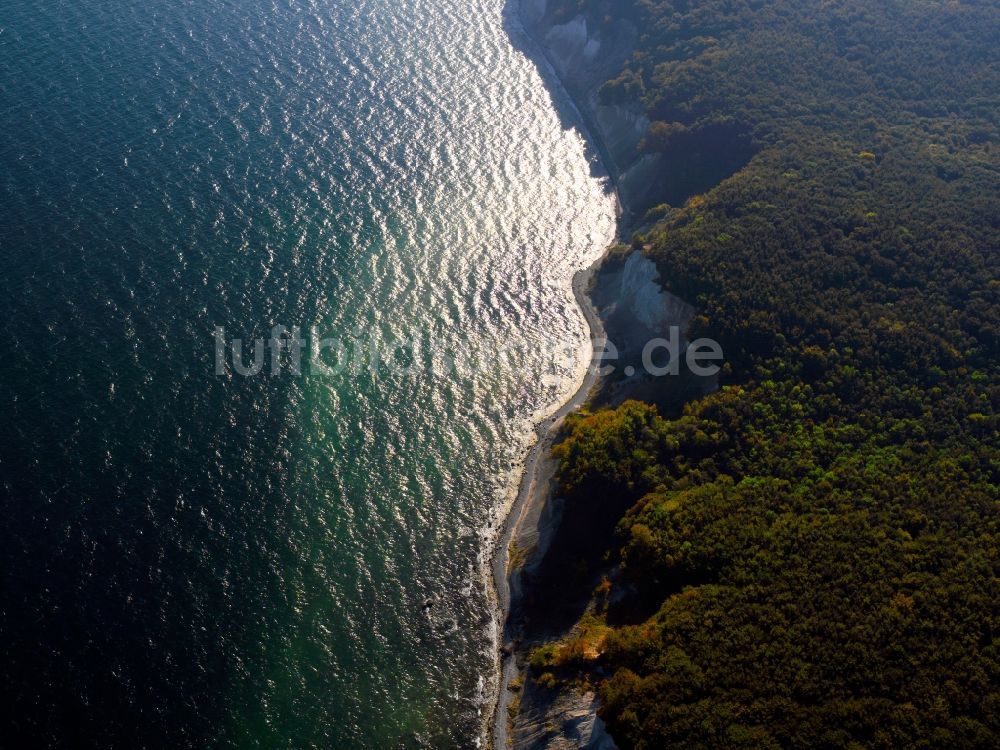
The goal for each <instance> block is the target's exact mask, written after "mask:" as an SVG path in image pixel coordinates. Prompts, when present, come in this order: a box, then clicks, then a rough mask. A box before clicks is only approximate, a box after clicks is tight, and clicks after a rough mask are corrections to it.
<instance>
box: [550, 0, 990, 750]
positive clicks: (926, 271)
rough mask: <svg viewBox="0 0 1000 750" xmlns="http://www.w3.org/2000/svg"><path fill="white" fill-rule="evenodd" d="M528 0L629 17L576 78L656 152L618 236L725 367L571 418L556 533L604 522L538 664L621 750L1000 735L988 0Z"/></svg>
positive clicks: (949, 743) (949, 741)
mask: <svg viewBox="0 0 1000 750" xmlns="http://www.w3.org/2000/svg"><path fill="white" fill-rule="evenodd" d="M546 12H547V14H548V16H549V18H550V20H551V22H552V23H559V22H561V21H562V20H566V19H569V18H572V17H576V16H578V15H580V14H583V15H584V16H585V17H586V18H587V21H588V24H589V25H590V26H591V27H592V28H601V26H602V25H605V26H607V25H611V24H621V23H628V24H630V27H632V28H634V29H635V30H636V39H635V44H634V49H633V51H632V54H631V55H630V56H629V57H628V59H627V60H626V61H625V62H624V64H623V65H622V66H621V69H620V70H618V71H617V73H616V74H615V75H613V76H612V77H610V78H609V79H608V81H607V82H606V83H605V84H604V85H603V86H602V87H601V88H600V92H599V97H600V100H601V102H602V103H603V104H615V105H620V106H623V107H632V108H633V109H635V108H638V109H639V110H641V112H642V113H644V115H645V117H647V118H648V120H649V122H650V125H649V128H648V131H647V133H646V135H645V137H644V138H643V139H642V141H641V142H640V143H639V144H638V145H637V146H636V153H635V159H640V158H642V157H643V156H644V155H646V154H658V155H660V157H661V158H662V163H663V164H664V165H665V166H664V168H663V170H662V175H660V176H659V177H658V179H659V180H660V183H659V184H658V186H657V195H656V200H654V201H651V202H650V203H649V205H644V206H630V207H628V208H630V209H631V211H632V213H633V216H634V219H635V221H634V227H633V228H634V229H635V230H636V233H635V238H634V242H633V245H634V246H635V247H636V248H642V249H643V250H644V252H646V253H647V254H648V255H649V256H650V257H651V258H652V259H653V260H654V261H655V263H656V264H657V266H658V268H659V271H660V278H661V279H662V280H663V283H664V285H665V287H666V288H667V289H668V290H669V291H670V292H673V293H674V294H676V295H678V296H679V297H681V298H682V299H684V300H687V301H688V302H690V303H691V304H693V305H695V306H696V307H697V310H698V314H697V317H696V318H695V321H694V323H693V324H692V330H691V331H690V332H689V335H690V337H692V338H693V337H696V336H710V337H712V338H715V339H716V340H718V341H719V342H720V343H721V344H722V346H723V348H724V350H725V355H726V364H725V367H724V369H723V372H722V373H721V376H720V382H719V387H718V389H716V390H715V391H714V392H712V393H710V394H708V395H704V396H700V397H698V398H696V399H694V400H688V401H686V402H685V403H674V404H670V403H669V389H670V388H671V387H672V385H673V384H672V383H671V382H669V381H670V378H664V379H663V384H662V388H663V389H664V391H665V394H666V395H665V397H664V399H663V402H662V403H660V402H658V403H657V404H655V405H654V404H649V403H642V402H639V401H634V400H630V401H625V402H624V403H622V404H620V405H619V406H617V407H616V408H604V409H598V408H596V407H595V408H591V409H590V410H584V411H582V412H580V413H578V414H576V415H573V416H572V417H571V418H569V419H568V420H567V424H566V427H565V429H564V434H563V435H562V438H561V441H560V442H559V443H558V444H557V446H556V448H555V455H556V458H557V459H558V473H557V482H558V494H559V496H560V497H563V498H565V501H566V505H565V508H566V509H565V515H566V519H567V523H568V524H570V525H571V527H572V525H573V524H574V523H575V524H576V528H578V529H581V530H582V529H586V528H587V527H588V525H593V524H596V523H598V522H600V523H602V524H605V525H606V526H607V528H602V529H597V530H591V531H590V532H584V531H581V532H580V533H581V534H583V533H589V534H590V536H589V537H588V538H587V543H586V544H579V545H577V547H575V548H569V549H570V556H571V557H572V555H573V554H575V555H576V556H577V558H578V559H571V560H568V561H565V564H564V565H563V566H562V568H560V569H559V573H558V574H559V576H561V577H564V578H565V579H567V580H569V579H572V580H573V582H574V585H575V584H579V585H582V586H586V590H587V591H588V592H590V591H592V593H590V594H589V604H588V606H587V607H586V608H585V610H582V611H581V612H577V614H576V621H575V622H574V623H572V624H571V627H568V628H567V629H566V630H565V631H564V635H563V636H562V637H560V638H553V639H550V641H549V642H548V643H546V644H545V645H543V646H541V647H539V648H537V649H536V650H535V651H534V653H533V654H532V656H531V667H532V670H531V671H532V675H533V679H534V680H536V681H537V682H538V684H540V685H543V686H547V687H555V686H557V685H560V684H566V685H576V686H582V687H586V688H589V689H593V690H594V691H596V693H597V695H598V696H599V698H600V701H601V706H602V707H601V709H600V715H601V717H602V718H603V719H604V721H605V722H606V724H607V727H608V729H609V731H610V733H611V736H612V737H613V738H614V740H615V742H616V744H617V745H618V746H619V747H620V748H622V750H630V749H631V748H636V749H642V750H653V749H658V748H674V747H676V748H686V749H694V748H706V749H708V748H713V749H715V748H755V749H757V748H886V749H887V750H888V749H889V748H893V749H896V748H984V749H985V748H996V747H1000V644H998V643H997V641H996V635H997V634H998V633H997V631H998V630H1000V583H998V572H1000V417H998V412H1000V368H998V366H997V365H998V362H1000V6H998V5H997V4H996V2H994V1H993V0H615V1H614V2H609V1H601V0H582V1H581V0H559V1H557V2H553V3H550V6H549V8H548V9H547V11H546ZM574 519H575V520H574ZM573 550H575V552H574V551H573ZM570 588H572V587H570ZM553 606H554V605H553Z"/></svg>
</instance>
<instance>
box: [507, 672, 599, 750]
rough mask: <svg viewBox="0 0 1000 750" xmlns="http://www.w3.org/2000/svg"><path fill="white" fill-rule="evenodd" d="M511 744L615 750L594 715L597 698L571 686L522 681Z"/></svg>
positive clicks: (541, 749) (536, 749) (533, 749)
mask: <svg viewBox="0 0 1000 750" xmlns="http://www.w3.org/2000/svg"><path fill="white" fill-rule="evenodd" d="M521 700H522V703H521V705H522V710H521V713H520V714H518V721H517V723H516V724H515V729H514V736H513V747H515V748H524V750H617V748H616V746H615V742H614V740H613V739H611V736H610V735H609V734H608V731H607V729H606V728H605V726H604V722H603V721H601V718H600V717H599V716H598V715H597V706H598V702H597V697H596V696H595V695H594V694H593V693H578V692H575V691H573V690H572V689H564V690H560V691H548V690H545V689H544V688H541V687H539V686H537V685H536V684H535V683H533V682H530V681H529V682H526V683H525V686H524V695H523V697H522V699H521Z"/></svg>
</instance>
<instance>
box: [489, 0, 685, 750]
mask: <svg viewBox="0 0 1000 750" xmlns="http://www.w3.org/2000/svg"><path fill="white" fill-rule="evenodd" d="M546 5H547V3H546V0H511V5H510V7H509V8H508V24H509V26H510V31H511V35H512V37H513V38H514V39H515V42H516V43H517V42H520V43H522V44H523V45H524V51H525V52H526V54H528V55H529V56H530V57H532V59H534V60H535V61H536V62H537V64H538V65H539V67H540V69H541V70H542V72H543V75H544V76H545V78H546V79H547V81H548V83H549V85H550V86H553V87H555V88H557V89H562V91H563V92H564V93H565V94H566V95H567V98H568V99H569V100H570V101H572V103H573V104H574V105H575V108H576V110H577V114H578V115H579V118H580V120H581V121H582V122H583V123H584V125H585V127H586V130H587V133H586V136H587V138H588V141H589V143H590V145H591V147H592V148H593V149H594V150H595V152H596V154H597V156H598V157H599V159H600V162H601V164H602V166H603V167H604V169H606V170H607V174H608V176H609V179H610V180H611V183H612V185H613V187H614V189H615V191H616V193H617V196H618V201H619V208H620V222H619V228H620V233H621V234H622V235H624V234H625V232H627V231H629V229H630V228H633V227H635V226H637V225H638V223H639V222H638V220H639V217H640V216H641V213H639V212H640V211H641V210H643V209H644V208H645V207H646V206H647V205H648V203H649V199H650V196H651V195H653V194H655V191H656V190H657V188H658V185H657V181H658V180H660V179H662V174H663V172H664V170H663V165H662V164H659V163H658V162H657V159H658V157H652V158H651V157H637V156H636V154H637V148H636V147H637V145H638V143H639V142H640V141H641V139H642V138H643V136H644V135H645V133H646V131H647V129H648V127H649V121H648V120H647V119H646V118H645V116H644V115H643V114H642V113H641V112H640V111H639V110H638V109H637V108H633V107H626V106H617V105H612V106H607V105H604V104H601V103H600V101H599V98H598V88H599V87H600V85H601V84H602V83H603V82H604V81H605V80H607V79H608V78H609V77H610V76H612V75H614V73H615V72H616V69H617V68H618V67H619V66H620V65H621V64H622V62H623V61H624V60H625V59H626V58H627V56H628V55H629V54H630V53H631V50H632V46H633V44H634V43H635V40H636V38H637V36H638V34H637V31H636V29H635V28H633V27H631V26H630V25H629V24H628V23H625V22H622V23H619V24H611V25H605V26H604V27H602V28H600V29H599V30H595V29H592V28H591V25H592V24H590V23H589V22H588V20H587V19H586V18H585V17H584V16H583V15H579V16H576V17H575V18H572V19H570V20H568V21H562V22H559V23H556V22H555V21H554V20H553V19H552V18H550V17H549V16H548V14H547V12H546V11H547V8H546ZM609 250H610V249H609ZM573 292H574V295H575V297H576V299H577V302H578V304H579V305H580V308H581V310H582V311H583V313H584V315H585V317H586V319H587V323H588V325H589V327H590V330H591V340H592V341H599V340H601V339H602V338H603V337H605V336H606V337H607V339H609V340H610V341H612V342H613V343H614V345H615V349H616V350H617V355H618V359H617V360H616V362H614V363H610V364H613V365H614V364H616V365H617V366H618V372H616V373H615V374H613V375H610V376H608V377H605V378H602V377H601V376H600V375H599V374H598V369H599V365H600V364H601V362H600V359H599V358H600V356H601V351H595V353H594V360H592V366H591V368H590V369H589V370H588V373H587V376H586V379H585V381H584V383H583V384H582V386H581V387H580V389H579V390H578V391H577V392H576V393H575V394H574V395H573V397H572V398H571V399H570V400H569V401H568V402H566V403H565V404H564V405H563V406H562V407H561V408H560V409H559V410H558V412H556V413H555V414H554V415H552V416H551V417H549V418H548V419H546V420H545V421H544V422H543V423H541V424H540V425H539V426H538V427H537V429H536V431H537V434H538V440H537V442H536V444H535V446H534V447H533V448H532V450H531V451H530V453H529V455H528V459H527V461H526V463H525V471H524V475H523V478H522V480H521V485H520V488H519V491H518V495H517V499H516V501H515V503H514V505H513V507H512V509H511V512H510V514H509V517H508V519H507V523H506V526H505V528H504V531H503V534H502V537H501V538H500V540H499V543H498V545H497V554H496V556H495V558H494V561H493V575H494V580H495V584H496V591H497V596H498V600H499V606H500V609H501V612H502V613H503V615H504V617H505V618H506V620H505V623H504V630H503V636H502V638H503V647H502V654H501V661H502V677H501V684H500V694H499V696H498V702H497V708H496V713H495V718H494V722H493V733H492V738H491V740H492V744H493V747H494V748H496V749H497V750H502V749H503V748H508V747H510V748H515V749H516V750H536V749H542V748H545V749H547V750H563V749H567V750H568V749H569V748H588V749H590V750H613V748H614V747H615V744H614V741H613V740H612V738H611V737H610V736H609V735H608V734H607V732H606V730H605V728H604V724H603V722H602V721H601V719H600V718H599V717H598V716H597V708H598V702H597V699H596V697H595V696H594V694H593V693H590V692H579V691H577V690H575V689H573V688H571V687H562V688H557V689H554V690H553V689H547V688H543V687H541V686H539V685H537V684H536V683H535V682H534V681H533V680H532V679H531V677H530V675H529V674H528V670H527V668H526V660H527V656H528V653H529V651H530V649H531V648H532V647H533V646H534V645H537V644H536V643H535V642H534V641H532V640H531V639H525V638H524V636H523V631H524V625H525V622H526V620H527V619H529V618H530V616H531V613H530V611H528V610H529V609H530V608H529V607H526V606H525V603H524V602H523V601H522V600H523V598H524V593H525V587H526V586H530V580H531V578H532V576H533V575H535V574H536V573H537V572H538V570H539V568H540V566H541V565H542V563H543V560H544V558H545V553H546V551H547V550H548V548H549V545H550V542H551V541H552V538H553V535H554V534H555V532H556V530H557V529H558V528H559V523H560V520H561V518H562V502H561V501H560V499H559V498H558V497H556V496H555V494H554V493H555V489H556V483H555V473H556V464H555V461H554V459H553V458H552V447H553V444H554V442H555V440H556V439H557V437H558V434H559V430H560V427H561V425H562V423H563V420H564V419H565V417H566V415H568V414H569V413H571V412H572V411H574V410H576V409H578V408H579V407H580V406H582V405H583V404H584V403H587V402H588V401H590V400H592V399H594V398H595V397H599V398H600V399H601V400H602V401H605V402H609V403H615V402H619V401H621V400H623V399H625V398H627V397H630V396H634V395H641V393H642V390H643V385H644V377H643V375H642V374H641V373H640V372H634V373H631V374H629V371H628V370H627V369H625V368H626V364H627V363H628V362H629V361H632V360H638V358H639V352H640V350H641V347H642V344H643V343H644V342H645V341H647V340H649V339H650V338H652V337H655V336H661V335H666V333H667V331H668V330H669V329H670V327H671V326H678V327H679V328H680V329H681V330H684V329H686V327H687V325H688V324H689V323H690V321H691V318H692V317H693V314H694V309H693V308H692V307H691V306H690V305H688V304H686V303H685V302H683V301H682V300H679V299H678V298H676V297H674V296H673V295H670V294H669V293H666V292H664V291H663V289H662V286H661V284H660V280H659V278H658V272H657V269H656V266H655V264H654V263H653V262H652V261H650V260H649V259H648V258H646V257H645V256H644V255H643V253H642V251H641V250H635V249H627V248H624V247H623V246H622V247H619V248H616V249H615V252H614V253H613V257H611V258H608V256H607V255H605V257H602V258H601V259H600V260H599V261H598V262H597V263H595V264H594V266H592V267H591V268H589V269H587V270H585V271H582V272H580V273H579V274H577V276H576V278H575V279H574V281H573ZM598 348H601V347H598ZM622 370H624V374H623V372H622Z"/></svg>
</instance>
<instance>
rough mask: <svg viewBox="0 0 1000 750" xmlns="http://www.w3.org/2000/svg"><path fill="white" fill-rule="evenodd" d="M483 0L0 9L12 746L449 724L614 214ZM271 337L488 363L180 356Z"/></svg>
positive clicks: (5, 538) (476, 711)
mask: <svg viewBox="0 0 1000 750" xmlns="http://www.w3.org/2000/svg"><path fill="white" fill-rule="evenodd" d="M502 5H503V4H502V0H472V1H471V2H470V1H468V0H433V1H432V0H361V1H360V2H343V0H313V1H312V2H294V1H292V0H281V1H275V2H271V0H268V1H267V2H263V1H261V0H242V1H241V2H235V0H229V1H217V2H195V1H194V0H189V1H184V0H145V1H144V2H141V3H140V2H136V1H135V0H117V1H114V2H113V1H112V0H36V1H35V2H32V3H4V4H3V5H2V7H0V132H2V133H3V139H2V140H0V165H2V169H0V261H2V268H3V273H2V274H0V312H2V315H3V320H4V322H5V326H6V333H7V336H6V344H7V350H6V352H5V353H4V356H3V357H2V358H0V382H2V386H3V387H2V392H0V407H2V410H3V414H4V418H3V428H2V430H0V480H2V485H0V497H2V508H0V512H2V514H3V519H4V522H3V525H2V529H0V557H2V576H3V586H2V588H0V607H2V618H0V659H2V662H0V670H2V674H0V678H2V679H3V681H4V684H5V686H6V691H7V695H6V700H5V701H4V704H5V706H4V712H5V714H6V717H7V718H6V719H5V727H7V728H8V729H9V731H6V732H5V734H6V736H7V741H8V742H13V743H14V744H13V745H12V746H41V745H45V744H50V745H56V746H72V747H88V746H99V747H130V748H133V747H171V748H180V747H199V748H200V747H262V748H277V747H288V748H305V747H324V748H327V747H375V748H387V747H421V746H422V747H469V746H471V745H473V744H475V743H476V742H477V741H478V739H479V737H480V736H481V735H482V726H483V721H484V717H485V714H486V713H488V711H489V702H490V699H491V690H492V680H493V679H494V671H495V663H494V641H493V638H494V633H493V616H492V613H491V609H490V600H489V586H490V582H489V578H488V573H487V570H486V567H485V562H486V560H485V559H484V556H485V555H486V554H487V553H488V549H489V544H488V542H489V540H490V538H491V535H492V529H493V528H495V527H496V525H497V524H498V523H499V522H500V520H501V517H502V511H503V505H504V499H505V497H506V491H507V489H508V485H509V482H510V481H511V478H512V477H511V471H512V464H514V463H516V461H517V460H518V458H519V457H520V456H521V454H522V452H523V449H524V441H525V439H526V437H525V436H526V434H527V433H528V429H529V427H530V424H531V420H532V419H533V418H534V417H535V416H536V415H537V413H538V412H539V411H541V410H545V409H547V408H550V407H551V406H553V405H555V404H556V403H557V402H558V401H560V400H561V399H562V398H564V397H565V396H566V395H567V394H568V392H569V391H571V390H572V389H573V385H574V383H575V382H577V380H578V379H579V378H580V376H581V375H582V373H581V372H580V369H579V368H580V363H573V362H571V361H562V360H559V361H556V362H553V361H552V360H551V358H550V357H549V356H548V355H547V352H548V351H549V350H550V349H551V347H552V346H553V345H554V344H555V343H556V342H559V343H561V344H564V345H566V346H569V347H570V348H578V347H580V346H582V345H583V343H584V342H585V337H586V332H585V330H584V324H583V320H582V318H581V315H580V313H579V311H578V310H577V309H576V306H575V304H574V303H573V301H572V298H571V295H570V292H569V279H570V277H571V275H572V273H573V272H574V271H575V270H576V269H578V268H581V267H583V266H585V265H587V264H588V263H589V262H590V261H591V260H593V259H594V258H595V257H596V256H597V255H598V254H599V253H600V252H601V250H602V249H603V247H604V245H605V244H606V243H607V242H608V241H609V240H610V239H611V237H612V234H613V231H614V215H613V211H612V205H611V201H610V199H609V197H608V196H607V195H606V193H605V192H604V190H603V187H602V185H601V183H600V181H599V180H597V179H595V178H594V177H593V176H592V175H591V170H590V164H589V163H588V159H587V156H586V154H585V149H584V144H583V141H582V139H581V137H580V135H579V133H578V132H576V131H575V130H573V129H565V128H564V127H563V125H562V124H561V123H560V120H559V118H558V117H557V114H556V110H555V108H554V106H553V102H552V97H551V95H550V93H549V92H548V91H547V90H546V88H545V86H544V85H543V83H542V80H541V78H540V76H539V74H538V72H537V70H536V69H535V67H534V66H533V64H532V63H531V62H530V61H528V60H527V59H526V58H525V57H524V56H523V55H522V54H521V53H519V52H518V51H517V50H516V49H515V48H514V47H513V46H512V44H511V41H510V39H509V38H508V34H507V31H506V30H505V29H504V23H503V19H502V13H503V7H502ZM276 324H282V325H286V326H289V327H291V326H295V325H298V326H302V327H303V329H308V328H310V327H313V326H315V327H316V329H317V330H318V331H319V332H320V333H321V334H322V335H324V336H330V337H338V338H341V339H342V340H345V341H347V340H350V339H351V337H355V338H360V339H363V340H365V341H369V342H370V341H374V342H375V345H376V346H379V347H381V348H391V346H393V345H395V343H397V342H399V341H400V340H404V339H410V338H413V337H414V336H418V337H421V338H422V339H423V340H425V341H426V340H427V339H428V338H433V339H434V341H436V342H437V346H438V347H439V349H440V350H441V351H445V352H451V353H455V352H461V351H462V350H463V348H465V347H468V348H471V349H472V350H474V351H479V352H490V351H493V350H495V349H496V348H498V347H501V346H505V347H507V348H508V349H509V350H511V351H509V356H507V357H504V358H499V359H494V358H489V357H488V358H487V360H486V361H487V362H489V366H488V367H484V368H478V369H476V370H475V371H470V370H468V369H465V370H461V371H459V372H455V373H452V374H450V375H447V376H433V377H432V376H431V375H430V374H429V373H428V371H427V368H425V367H417V368H415V370H414V371H412V372H409V373H404V372H399V371H397V370H392V369H389V368H381V369H380V370H378V371H375V370H373V369H372V368H370V367H361V368H356V369H355V370H353V371H352V370H344V371H341V372H339V373H323V372H319V371H318V370H316V369H309V368H308V367H307V368H306V369H305V371H304V372H302V373H301V374H295V373H292V372H290V371H289V370H288V369H287V368H285V369H284V370H282V371H280V372H274V371H271V370H270V369H267V368H266V369H265V371H264V373H262V374H261V375H258V376H256V377H249V378H247V377H240V376H238V375H236V374H234V373H233V371H232V368H231V367H230V368H227V372H226V374H225V375H223V376H217V375H216V374H215V373H214V371H213V368H214V350H213V331H214V330H215V329H216V327H224V328H225V331H226V337H227V338H228V337H241V338H244V339H246V340H247V346H248V349H249V348H250V347H251V346H252V344H251V341H252V339H253V338H255V337H263V336H266V335H267V332H268V331H269V330H270V329H271V327H272V326H273V325H276ZM410 354H411V353H410V352H408V351H401V352H400V353H399V355H398V356H399V358H400V360H401V361H403V362H408V361H410ZM230 355H231V353H230ZM326 361H327V364H330V360H329V359H328V360H326ZM428 602H431V605H430V606H427V603H428Z"/></svg>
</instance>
